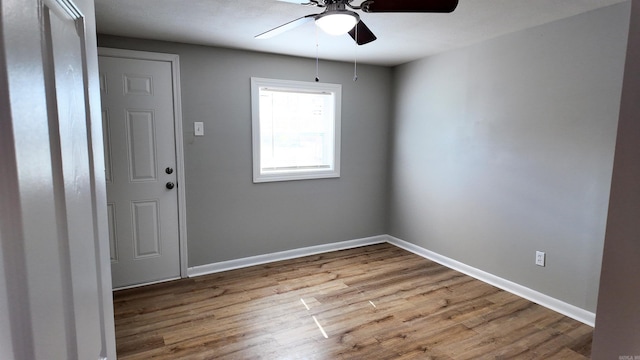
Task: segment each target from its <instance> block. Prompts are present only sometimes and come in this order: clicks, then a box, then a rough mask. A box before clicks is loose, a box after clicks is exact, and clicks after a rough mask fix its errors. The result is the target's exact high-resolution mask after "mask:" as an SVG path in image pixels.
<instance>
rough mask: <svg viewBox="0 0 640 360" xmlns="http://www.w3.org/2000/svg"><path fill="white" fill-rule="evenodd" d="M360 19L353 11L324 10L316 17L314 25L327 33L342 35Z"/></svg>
mask: <svg viewBox="0 0 640 360" xmlns="http://www.w3.org/2000/svg"><path fill="white" fill-rule="evenodd" d="M358 21H360V16H358V14H356V13H355V12H353V11H348V10H347V11H344V10H343V11H326V12H324V13H322V14H321V16H318V17H317V18H316V25H317V26H318V27H319V28H320V29H322V31H324V32H326V33H327V34H329V35H344V34H346V33H348V32H349V30H351V29H353V27H354V26H356V24H357V23H358Z"/></svg>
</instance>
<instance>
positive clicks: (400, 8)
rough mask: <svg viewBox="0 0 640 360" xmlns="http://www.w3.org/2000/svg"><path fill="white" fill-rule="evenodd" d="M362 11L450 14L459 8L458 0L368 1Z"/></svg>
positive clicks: (362, 5) (363, 5) (364, 3)
mask: <svg viewBox="0 0 640 360" xmlns="http://www.w3.org/2000/svg"><path fill="white" fill-rule="evenodd" d="M360 6H361V7H362V11H364V12H368V13H375V12H432V13H450V12H452V11H453V10H455V9H456V7H457V6H458V0H366V1H365V2H363V3H362V4H361V5H360Z"/></svg>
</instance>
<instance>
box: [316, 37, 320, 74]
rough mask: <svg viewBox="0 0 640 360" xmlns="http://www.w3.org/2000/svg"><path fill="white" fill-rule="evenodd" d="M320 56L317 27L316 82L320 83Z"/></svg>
mask: <svg viewBox="0 0 640 360" xmlns="http://www.w3.org/2000/svg"><path fill="white" fill-rule="evenodd" d="M318 56H319V55H318V27H317V26H316V82H318V81H320V74H319V67H320V66H319V64H318V63H319V60H318Z"/></svg>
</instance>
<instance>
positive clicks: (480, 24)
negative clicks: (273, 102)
mask: <svg viewBox="0 0 640 360" xmlns="http://www.w3.org/2000/svg"><path fill="white" fill-rule="evenodd" d="M624 1H626V0H460V3H459V5H458V8H457V9H456V10H455V11H454V12H453V13H451V14H415V13H414V14H396V13H376V14H367V13H362V12H359V13H360V16H361V19H362V20H363V21H364V22H365V23H366V24H367V26H368V27H369V28H370V29H371V30H372V31H373V32H374V33H375V34H376V36H377V37H378V40H376V41H374V42H372V43H369V44H366V45H362V46H356V45H355V43H354V42H353V40H352V39H351V37H349V35H344V36H338V37H334V36H329V35H326V34H324V33H323V32H322V31H320V30H318V31H316V27H315V26H314V24H313V23H308V24H305V25H303V26H301V27H298V28H296V29H294V30H292V31H289V32H287V33H284V34H281V35H279V36H277V37H274V38H270V39H264V40H256V39H254V36H255V35H257V34H260V33H262V32H265V31H267V30H269V29H271V28H274V27H276V26H279V25H282V24H284V23H286V22H288V21H291V20H294V19H296V18H299V17H301V16H304V15H307V14H317V13H320V12H321V11H322V9H321V8H317V7H311V6H302V5H297V4H291V3H286V2H280V1H276V0H189V1H184V0H95V5H96V20H97V26H98V33H101V34H110V35H120V36H129V37H137V38H144V39H156V40H168V41H175V42H183V43H191V44H200V45H212V46H221V47H229V48H236V49H246V50H254V51H261V52H269V53H277V54H287V55H294V56H303V57H312V58H313V57H315V56H316V51H317V53H318V55H319V57H320V58H321V59H331V60H341V61H353V60H354V58H355V57H357V59H358V62H359V63H369V64H377V65H386V66H392V65H398V64H402V63H405V62H408V61H412V60H415V59H419V58H422V57H425V56H429V55H433V54H436V53H439V52H443V51H447V50H451V49H454V48H458V47H462V46H466V45H470V44H473V43H477V42H480V41H483V40H486V39H489V38H493V37H496V36H499V35H503V34H507V33H510V32H514V31H518V30H522V29H525V28H529V27H533V26H536V25H540V24H544V23H548V22H551V21H554V20H558V19H562V18H566V17H569V16H573V15H577V14H580V13H583V12H587V11H590V10H594V9H597V8H600V7H604V6H608V5H612V4H616V3H620V2H624ZM360 2H361V0H355V1H354V2H353V4H359V3H360ZM316 36H317V41H316ZM316 43H317V44H318V46H317V47H316Z"/></svg>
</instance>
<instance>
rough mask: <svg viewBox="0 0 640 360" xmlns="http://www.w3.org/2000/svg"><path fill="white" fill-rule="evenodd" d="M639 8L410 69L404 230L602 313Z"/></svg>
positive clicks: (401, 233) (399, 168)
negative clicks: (632, 25)
mask: <svg viewBox="0 0 640 360" xmlns="http://www.w3.org/2000/svg"><path fill="white" fill-rule="evenodd" d="M628 17H629V4H628V3H623V4H620V5H615V6H612V7H608V8H605V9H601V10H596V11H593V12H590V13H586V14H582V15H578V16H575V17H572V18H569V19H565V20H561V21H558V22H554V23H550V24H546V25H543V26H539V27H536V28H532V29H529V30H525V31H520V32H517V33H513V34H510V35H506V36H502V37H499V38H496V39H492V40H490V41H486V42H483V43H480V44H477V45H475V46H471V47H468V48H464V49H461V50H457V51H452V52H448V53H445V54H441V55H437V56H433V57H430V58H427V59H423V60H420V61H416V62H412V63H409V64H405V65H403V66H400V67H398V68H396V70H395V74H394V79H395V85H394V96H395V101H394V105H395V113H394V117H393V119H394V123H393V132H394V137H393V140H392V144H393V145H392V151H391V153H392V160H391V173H392V178H391V186H390V223H389V231H390V234H391V235H393V236H396V237H398V238H400V239H403V240H406V241H409V242H412V243H415V244H417V245H419V246H422V247H424V248H426V249H429V250H432V251H435V252H437V253H440V254H443V255H445V256H448V257H450V258H453V259H455V260H458V261H461V262H463V263H465V264H468V265H471V266H474V267H476V268H479V269H482V270H484V271H487V272H489V273H492V274H495V275H497V276H500V277H503V278H506V279H509V280H511V281H514V282H516V283H519V284H521V285H524V286H527V287H530V288H532V289H535V290H538V291H540V292H542V293H545V294H547V295H550V296H552V297H555V298H558V299H560V300H563V301H566V302H568V303H570V304H573V305H576V306H578V307H581V308H583V309H586V310H588V311H595V310H596V301H597V293H598V279H599V274H600V262H601V256H602V247H603V239H604V231H605V220H606V214H607V203H608V197H609V186H610V179H611V170H612V164H613V153H614V144H615V138H616V126H617V115H618V109H619V102H620V93H621V86H622V74H623V63H624V56H625V50H626V37H627V27H628ZM536 250H542V251H546V253H547V266H546V267H545V268H541V267H536V266H535V265H534V254H535V251H536Z"/></svg>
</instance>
